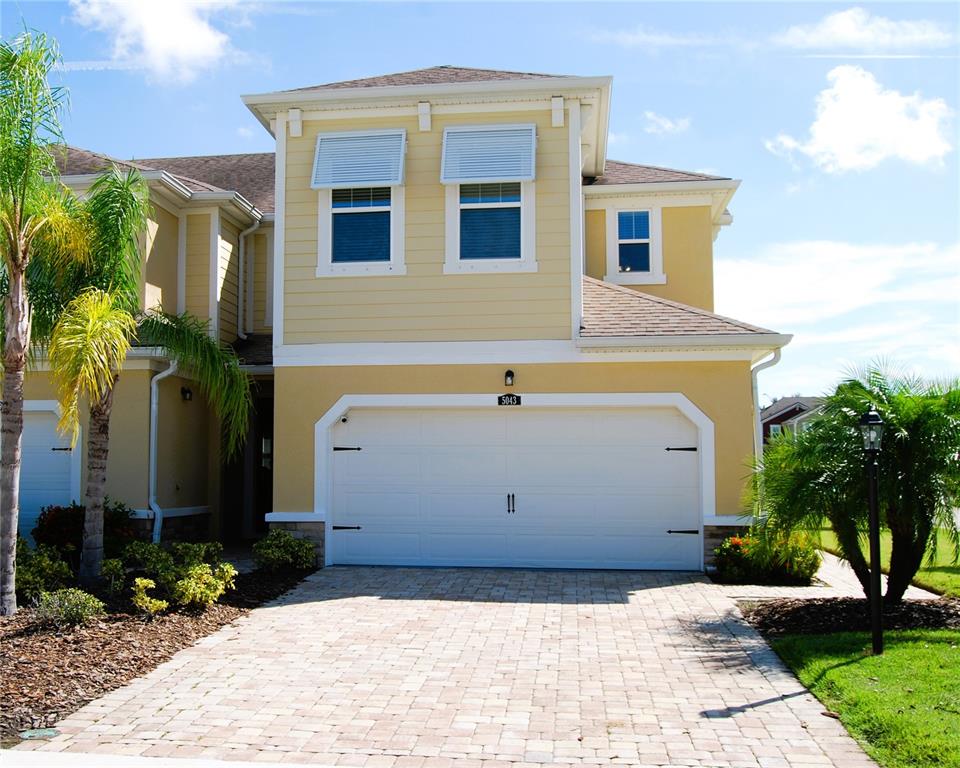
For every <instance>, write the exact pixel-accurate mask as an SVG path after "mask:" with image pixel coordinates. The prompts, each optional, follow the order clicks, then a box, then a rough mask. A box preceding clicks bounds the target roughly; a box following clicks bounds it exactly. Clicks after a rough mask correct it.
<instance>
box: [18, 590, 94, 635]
mask: <svg viewBox="0 0 960 768" xmlns="http://www.w3.org/2000/svg"><path fill="white" fill-rule="evenodd" d="M103 612H104V611H103V603H101V602H100V601H99V600H98V599H97V598H95V597H94V596H93V595H91V594H88V593H87V592H84V591H83V590H82V589H75V588H70V589H58V590H56V591H55V592H41V593H40V597H39V599H38V600H37V605H36V608H35V609H34V613H35V615H36V617H37V620H38V621H39V622H41V623H43V624H55V625H56V626H58V627H60V626H73V625H78V624H86V623H87V622H88V621H90V620H91V619H93V618H96V617H97V616H102V615H103Z"/></svg>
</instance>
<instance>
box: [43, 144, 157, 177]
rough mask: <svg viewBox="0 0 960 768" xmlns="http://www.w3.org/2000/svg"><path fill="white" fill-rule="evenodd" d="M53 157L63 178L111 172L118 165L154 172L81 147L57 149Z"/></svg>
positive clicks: (137, 164)
mask: <svg viewBox="0 0 960 768" xmlns="http://www.w3.org/2000/svg"><path fill="white" fill-rule="evenodd" d="M53 155H54V159H55V160H56V162H57V169H58V170H59V171H60V175H61V176H81V175H86V174H88V173H100V171H106V170H109V168H110V167H111V166H114V165H118V166H120V167H121V168H136V169H137V170H140V171H149V170H153V169H151V168H148V167H147V166H145V165H140V164H139V163H135V162H131V161H126V160H117V159H116V158H115V157H110V156H109V155H101V154H100V153H99V152H91V151H90V150H89V149H80V148H79V147H71V146H62V147H56V148H55V149H54V150H53Z"/></svg>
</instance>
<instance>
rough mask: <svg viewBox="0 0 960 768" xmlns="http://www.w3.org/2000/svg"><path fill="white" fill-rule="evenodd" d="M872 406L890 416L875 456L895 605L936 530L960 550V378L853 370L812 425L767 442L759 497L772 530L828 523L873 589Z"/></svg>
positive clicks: (859, 575) (865, 587)
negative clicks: (868, 463) (867, 450)
mask: <svg viewBox="0 0 960 768" xmlns="http://www.w3.org/2000/svg"><path fill="white" fill-rule="evenodd" d="M871 406H873V407H874V408H876V410H877V411H878V412H879V413H880V415H881V416H882V417H883V420H884V422H885V423H886V427H885V431H884V438H883V450H882V451H881V452H880V454H879V456H878V460H879V474H880V495H879V501H880V513H881V518H882V520H883V521H884V522H885V524H886V527H887V528H888V529H889V531H890V536H891V547H892V548H891V556H890V569H889V576H888V584H887V592H886V595H885V598H884V599H885V600H886V602H888V603H896V602H899V601H900V600H901V599H902V598H903V594H904V592H905V591H906V589H907V587H908V586H909V585H910V582H911V580H912V579H913V577H914V575H915V574H916V572H917V570H918V569H919V568H920V566H921V565H922V564H923V559H924V557H925V556H926V555H928V554H932V553H933V551H934V549H935V547H936V546H937V535H936V533H937V529H943V530H946V531H948V533H949V534H950V536H951V537H952V539H953V545H954V554H955V557H958V556H960V548H958V545H960V532H958V529H957V524H956V520H955V519H954V516H953V511H952V510H953V508H954V507H956V506H957V504H958V501H960V459H958V454H960V382H956V381H953V382H946V383H937V382H932V383H930V382H924V381H923V380H921V379H919V378H916V377H913V376H908V375H904V374H899V373H895V372H891V371H890V370H888V369H887V368H885V367H883V366H872V367H870V368H868V369H866V370H863V371H859V372H855V373H854V375H853V376H851V377H850V378H849V379H847V380H846V381H844V382H843V383H841V384H840V385H839V386H838V387H837V389H836V391H835V392H834V393H833V394H832V395H830V396H829V397H827V398H826V402H825V404H824V408H823V412H822V415H820V416H818V417H814V418H813V419H812V420H811V421H810V422H808V423H809V428H808V429H806V430H805V431H802V432H799V433H797V434H795V435H794V434H786V433H785V434H782V435H781V436H780V437H778V438H775V439H774V440H773V441H772V442H771V444H770V445H769V446H768V447H767V449H766V451H765V452H764V456H763V460H762V462H761V464H760V466H759V467H758V469H757V472H756V474H755V484H754V489H755V493H756V498H755V502H756V503H757V505H758V506H759V507H760V508H761V509H762V511H763V513H764V514H765V515H766V519H765V525H766V526H769V527H772V528H774V529H780V530H794V529H807V530H819V529H820V528H822V527H823V524H824V523H829V525H830V527H831V528H832V529H833V531H834V533H835V534H836V536H837V542H838V544H839V547H840V551H841V553H842V555H843V557H844V558H845V559H846V560H847V561H848V562H849V563H850V565H851V567H852V568H853V571H854V573H855V574H856V575H857V578H858V580H859V581H860V584H861V586H862V587H863V590H864V593H865V594H867V595H869V592H870V586H869V579H870V566H869V564H868V563H867V560H866V558H865V557H864V555H863V551H862V549H861V543H862V540H863V538H864V536H865V533H866V530H867V525H868V523H867V505H866V498H867V486H866V482H867V481H866V473H865V471H864V464H863V461H864V460H863V442H862V438H861V436H860V431H859V428H858V421H859V418H860V415H861V414H862V413H864V412H865V411H867V410H869V408H870V407H871Z"/></svg>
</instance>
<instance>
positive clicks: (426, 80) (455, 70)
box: [283, 64, 564, 93]
mask: <svg viewBox="0 0 960 768" xmlns="http://www.w3.org/2000/svg"><path fill="white" fill-rule="evenodd" d="M557 77H564V75H546V74H541V73H537V72H511V71H509V70H504V69H475V68H473V67H455V66H453V65H450V64H444V65H441V66H436V67H427V68H426V69H412V70H410V71H408V72H394V73H392V74H388V75H376V76H374V77H362V78H358V79H356V80H341V81H339V82H335V83H322V84H320V85H309V86H306V87H303V88H291V89H289V90H287V91H283V93H297V92H303V91H321V90H335V89H340V88H383V87H387V86H403V85H438V84H443V83H484V82H493V81H505V80H542V79H550V78H557Z"/></svg>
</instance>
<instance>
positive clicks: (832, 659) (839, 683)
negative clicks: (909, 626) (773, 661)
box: [770, 630, 960, 768]
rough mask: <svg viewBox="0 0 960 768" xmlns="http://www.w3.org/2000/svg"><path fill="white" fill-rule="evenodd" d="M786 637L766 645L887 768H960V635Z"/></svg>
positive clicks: (908, 633) (938, 632) (934, 632)
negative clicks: (874, 639)
mask: <svg viewBox="0 0 960 768" xmlns="http://www.w3.org/2000/svg"><path fill="white" fill-rule="evenodd" d="M885 637H886V649H885V652H884V655H883V656H871V655H869V648H870V636H869V634H868V633H865V632H841V633H837V634H832V635H789V636H787V637H783V638H780V639H773V640H771V641H770V644H771V645H772V646H773V647H774V649H775V650H776V651H777V653H779V654H780V656H781V658H783V660H784V661H785V662H786V663H787V664H788V665H789V666H790V667H791V668H792V669H793V671H794V673H795V674H796V675H797V677H798V678H800V681H801V682H802V683H803V684H804V685H805V686H807V688H809V689H810V690H811V691H812V692H813V693H814V694H815V695H816V696H817V698H818V699H820V701H821V702H823V704H824V705H825V707H826V708H827V709H829V710H831V711H833V712H836V713H838V714H839V715H840V720H841V721H842V722H843V724H844V725H845V726H846V728H847V730H848V731H850V733H851V734H852V735H853V736H854V737H855V738H856V739H857V740H858V741H859V742H860V743H861V744H862V745H863V747H864V749H866V751H867V752H868V753H869V754H870V756H871V757H872V758H873V759H874V760H876V761H877V762H878V763H880V765H882V766H884V767H885V768H925V767H928V768H960V632H956V631H950V630H910V631H907V630H904V631H892V632H887V633H886V635H885Z"/></svg>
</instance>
